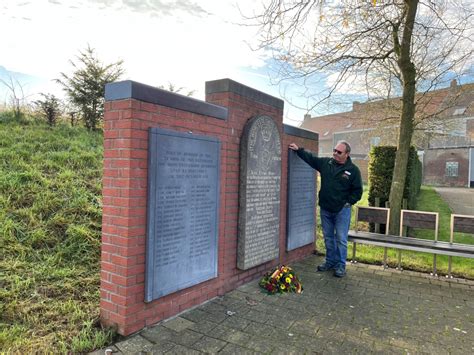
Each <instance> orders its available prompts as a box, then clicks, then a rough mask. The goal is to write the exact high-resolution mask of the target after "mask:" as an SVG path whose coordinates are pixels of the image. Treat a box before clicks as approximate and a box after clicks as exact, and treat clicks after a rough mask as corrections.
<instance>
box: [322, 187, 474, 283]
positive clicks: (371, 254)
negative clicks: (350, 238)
mask: <svg viewBox="0 0 474 355" xmlns="http://www.w3.org/2000/svg"><path fill="white" fill-rule="evenodd" d="M367 197H368V189H367V187H366V186H364V194H363V196H362V199H361V201H359V202H358V203H357V205H360V206H368V201H367ZM416 209H417V210H419V211H428V212H438V213H439V234H438V240H441V241H449V238H450V223H451V209H450V208H449V206H448V204H447V203H446V202H444V200H443V199H441V197H440V196H439V195H438V193H437V192H436V191H435V190H434V189H433V188H432V187H429V186H422V187H421V191H420V194H419V195H418V198H417V206H416ZM318 217H319V216H318ZM318 223H319V220H318ZM351 228H354V213H353V214H352V221H351ZM410 236H413V237H416V238H425V239H434V232H433V231H428V230H412V231H410ZM454 241H455V242H456V243H465V244H474V237H473V236H472V235H469V234H462V233H455V237H454ZM352 246H353V244H352V243H349V248H348V252H347V255H348V259H350V258H351V257H352ZM316 248H317V250H318V251H323V250H324V238H323V237H322V232H321V228H320V227H319V225H318V238H317V241H316ZM356 255H357V257H356V258H357V261H360V262H364V263H368V264H378V265H382V261H383V255H384V248H380V247H375V246H371V245H363V244H357V254H356ZM387 256H388V259H387V260H388V265H389V267H393V268H394V267H396V266H397V264H398V251H397V250H395V249H388V253H387ZM452 262H453V265H452V274H453V276H457V277H463V278H469V279H474V259H469V258H462V257H453V258H452ZM402 268H403V269H409V270H416V271H422V272H431V271H432V270H433V254H430V253H421V252H412V251H402ZM437 271H438V275H446V274H447V273H448V257H447V256H444V255H443V256H440V255H438V256H437Z"/></svg>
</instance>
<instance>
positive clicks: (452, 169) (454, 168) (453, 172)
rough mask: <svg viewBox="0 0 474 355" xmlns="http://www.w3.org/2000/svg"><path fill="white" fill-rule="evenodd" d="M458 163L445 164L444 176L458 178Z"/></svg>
mask: <svg viewBox="0 0 474 355" xmlns="http://www.w3.org/2000/svg"><path fill="white" fill-rule="evenodd" d="M458 167H459V163H458V162H457V161H447V162H446V176H451V177H456V176H458Z"/></svg>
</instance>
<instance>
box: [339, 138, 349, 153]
mask: <svg viewBox="0 0 474 355" xmlns="http://www.w3.org/2000/svg"><path fill="white" fill-rule="evenodd" d="M338 144H344V146H345V147H346V153H350V152H351V145H350V144H349V143H348V142H346V141H338V142H337V143H336V145H338Z"/></svg>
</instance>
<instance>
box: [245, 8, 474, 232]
mask: <svg viewBox="0 0 474 355" xmlns="http://www.w3.org/2000/svg"><path fill="white" fill-rule="evenodd" d="M472 17H473V8H472V4H471V3H470V2H469V1H465V0H459V1H449V0H387V1H381V0H378V1H377V0H372V1H360V0H334V1H330V0H326V1H325V0H306V1H304V0H293V1H290V0H286V1H285V0H268V1H264V8H263V10H262V12H260V13H257V14H256V15H253V16H251V17H250V20H252V21H253V22H254V24H256V25H257V26H259V29H260V30H261V32H260V33H261V37H260V39H259V40H260V42H259V48H266V49H270V50H271V51H272V55H273V58H274V59H276V60H277V61H278V62H279V63H280V64H281V65H280V67H279V73H278V74H279V76H278V79H279V80H293V81H296V82H298V83H301V82H302V83H303V84H304V88H305V93H306V95H307V97H308V98H312V99H313V100H314V105H318V104H321V103H322V102H325V101H327V100H329V99H330V98H338V97H340V96H338V92H339V91H340V90H344V89H345V88H347V87H355V86H361V87H362V88H363V90H364V94H365V95H366V97H367V100H369V101H370V100H374V99H380V98H385V99H390V98H394V97H399V98H401V99H400V100H399V101H401V102H398V103H396V105H395V106H398V119H397V121H398V127H399V129H398V143H397V146H398V150H397V155H396V160H395V169H394V174H393V179H392V185H391V190H390V198H389V201H390V207H391V209H392V213H391V216H392V220H391V223H390V225H391V231H390V232H391V233H393V234H397V233H398V226H399V216H400V209H401V202H402V197H403V188H404V185H405V178H406V168H407V162H408V156H409V148H410V144H411V142H412V137H413V132H414V129H415V127H416V125H417V124H418V122H419V121H420V120H421V118H422V117H421V116H422V114H421V112H423V109H422V108H423V106H424V105H429V101H430V100H429V96H427V94H428V93H429V92H430V90H433V89H436V88H439V87H442V86H443V85H446V83H449V81H450V80H452V79H453V78H454V77H460V76H462V75H463V74H464V73H465V72H466V70H468V69H470V68H472V63H471V62H470V61H471V60H472V59H473V48H474V47H473V44H472V40H471V36H472V33H473V32H472V29H471V28H470V27H469V26H470V22H472ZM324 80H325V81H326V83H329V89H326V91H325V92H324V93H322V92H321V91H318V90H315V88H316V87H317V85H315V83H317V82H321V81H324ZM417 92H419V93H421V94H420V95H417V94H416V93H417ZM417 106H418V110H417ZM417 112H419V113H420V115H419V116H420V117H419V119H420V120H417Z"/></svg>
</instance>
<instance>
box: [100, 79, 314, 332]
mask: <svg viewBox="0 0 474 355" xmlns="http://www.w3.org/2000/svg"><path fill="white" fill-rule="evenodd" d="M238 85H240V84H238ZM106 95H107V94H106ZM206 101H207V102H210V103H213V104H216V105H220V106H224V107H227V108H228V118H227V120H222V119H218V118H214V117H211V116H206V115H203V114H197V113H192V112H189V111H186V110H181V109H175V108H170V107H166V106H163V105H160V104H152V103H148V102H144V101H139V100H136V99H131V98H128V99H119V100H114V101H112V100H110V101H107V102H106V104H105V127H104V178H103V221H102V259H101V266H102V269H101V288H100V293H101V301H100V307H101V320H102V322H103V324H104V325H108V326H116V327H117V330H118V332H119V333H120V334H123V335H128V334H131V333H133V332H136V331H138V330H140V329H142V328H143V327H146V326H149V325H151V324H154V323H157V322H159V321H161V320H164V319H166V318H169V317H172V316H174V315H176V314H178V313H180V312H182V311H184V310H186V309H188V308H190V307H193V306H195V305H198V304H201V303H203V302H205V301H206V300H209V299H212V298H214V297H216V296H218V295H222V294H224V293H226V292H228V291H230V290H232V289H235V288H237V287H238V286H240V285H242V284H243V283H246V282H248V281H251V280H253V279H256V278H258V277H260V276H261V275H262V274H263V273H264V272H265V271H268V270H269V269H270V268H272V267H273V266H275V265H277V264H282V263H285V264H287V263H291V262H293V261H295V260H299V259H301V258H303V257H305V256H307V255H309V254H310V253H311V252H312V251H313V248H314V247H313V245H307V246H304V247H302V248H299V249H297V250H294V251H291V252H286V251H285V246H286V208H287V206H286V201H287V198H286V192H287V188H286V187H287V173H286V172H287V157H288V154H287V153H286V150H287V147H288V144H289V143H291V142H293V141H295V142H296V143H297V144H301V145H304V146H305V147H308V148H309V149H312V150H313V151H317V150H318V146H317V141H314V140H311V139H305V138H300V137H294V136H289V135H287V134H284V133H283V124H282V115H283V111H282V108H277V107H274V106H272V105H269V104H265V103H262V102H260V101H259V100H257V99H252V98H248V97H245V96H241V95H239V94H237V93H235V92H231V91H229V92H219V93H212V94H209V95H207V97H206ZM258 114H265V115H268V116H270V117H272V118H273V119H274V120H275V122H276V124H277V126H278V127H279V130H280V134H281V137H282V149H283V152H282V153H283V154H282V185H281V208H280V211H281V216H280V256H279V258H278V259H277V260H273V261H271V262H268V263H265V264H263V265H260V266H258V267H255V268H252V269H249V270H246V271H241V270H238V269H237V268H236V265H237V223H238V186H239V149H240V137H241V135H242V130H243V127H244V125H245V123H246V122H247V120H248V119H250V118H251V117H253V116H255V115H258ZM150 127H160V128H164V129H171V130H175V131H180V132H188V131H192V132H193V133H195V134H200V135H207V136H212V137H216V138H218V139H219V140H220V141H221V152H220V154H221V167H220V184H221V192H220V204H219V206H220V211H219V235H218V255H219V260H218V277H217V278H215V279H212V280H209V281H206V282H203V283H201V284H199V285H195V286H192V287H190V288H187V289H184V290H180V291H178V292H175V293H173V294H170V295H167V296H164V297H162V298H160V299H158V300H155V301H153V302H150V303H145V302H144V294H145V254H146V253H145V245H146V215H147V197H146V196H147V175H148V174H147V168H148V163H147V157H148V129H149V128H150Z"/></svg>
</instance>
